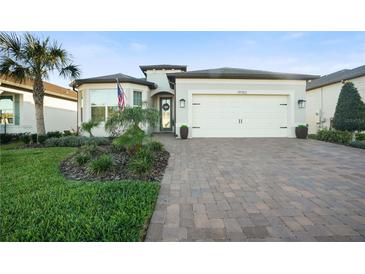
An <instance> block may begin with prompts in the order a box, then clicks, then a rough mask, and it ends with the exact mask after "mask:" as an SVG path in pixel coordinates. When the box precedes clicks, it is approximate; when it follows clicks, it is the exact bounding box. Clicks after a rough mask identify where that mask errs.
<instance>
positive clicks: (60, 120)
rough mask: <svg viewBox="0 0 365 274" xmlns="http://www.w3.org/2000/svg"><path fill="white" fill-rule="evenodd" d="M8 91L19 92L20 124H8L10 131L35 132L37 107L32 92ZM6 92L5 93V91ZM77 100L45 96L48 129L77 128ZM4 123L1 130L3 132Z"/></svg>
mask: <svg viewBox="0 0 365 274" xmlns="http://www.w3.org/2000/svg"><path fill="white" fill-rule="evenodd" d="M6 92H9V93H15V94H19V95H20V98H19V114H20V119H19V125H7V132H8V133H21V132H32V133H35V132H36V131H37V129H36V121H35V107H34V100H33V95H32V93H31V92H25V91H20V90H16V89H10V88H7V89H6ZM4 94H5V93H4ZM76 117H77V102H75V101H69V100H64V99H61V98H55V97H50V96H47V95H46V96H45V97H44V122H45V127H46V131H56V130H59V131H63V130H71V129H73V130H76V127H77V125H76V123H77V118H76ZM3 130H4V129H3V125H2V126H1V132H3Z"/></svg>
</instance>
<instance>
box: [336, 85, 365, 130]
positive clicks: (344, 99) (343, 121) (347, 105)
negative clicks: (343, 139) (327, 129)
mask: <svg viewBox="0 0 365 274" xmlns="http://www.w3.org/2000/svg"><path fill="white" fill-rule="evenodd" d="M333 127H334V128H335V129H337V130H342V131H350V132H354V131H358V130H365V106H364V103H363V102H362V101H361V97H360V94H359V92H358V90H357V88H356V87H355V86H354V84H353V83H351V82H347V83H345V84H344V85H343V87H342V89H341V92H340V95H339V97H338V101H337V105H336V111H335V114H334V117H333Z"/></svg>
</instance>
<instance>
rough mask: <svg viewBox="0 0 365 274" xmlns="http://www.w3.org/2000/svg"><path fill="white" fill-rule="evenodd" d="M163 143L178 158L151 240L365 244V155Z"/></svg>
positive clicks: (269, 145)
mask: <svg viewBox="0 0 365 274" xmlns="http://www.w3.org/2000/svg"><path fill="white" fill-rule="evenodd" d="M157 138H159V139H160V140H161V141H162V142H163V143H164V144H165V146H166V148H167V149H168V150H169V151H170V153H171V157H170V160H169V165H168V167H167V169H166V173H165V176H164V179H163V181H162V183H161V191H160V195H159V198H158V202H157V205H156V209H155V212H154V214H153V217H152V219H151V223H150V226H149V230H148V233H147V236H146V241H364V240H365V150H360V149H355V148H350V147H345V146H341V145H335V144H330V143H325V142H319V141H314V140H298V139H276V138H272V139H271V138H267V139H260V138H255V139H192V140H176V139H174V138H173V137H171V136H163V135H161V136H158V137H157Z"/></svg>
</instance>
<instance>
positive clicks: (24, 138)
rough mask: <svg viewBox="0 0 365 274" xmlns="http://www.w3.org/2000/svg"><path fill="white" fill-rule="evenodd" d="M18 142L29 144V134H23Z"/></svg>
mask: <svg viewBox="0 0 365 274" xmlns="http://www.w3.org/2000/svg"><path fill="white" fill-rule="evenodd" d="M19 139H20V141H22V142H23V143H24V144H26V145H27V144H29V143H30V134H28V133H24V134H23V135H21V136H20V138H19Z"/></svg>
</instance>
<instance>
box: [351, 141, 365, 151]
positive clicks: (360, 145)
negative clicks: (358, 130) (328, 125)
mask: <svg viewBox="0 0 365 274" xmlns="http://www.w3.org/2000/svg"><path fill="white" fill-rule="evenodd" d="M349 145H350V146H352V147H356V148H361V149H365V143H364V142H360V141H354V142H351V143H350V144H349Z"/></svg>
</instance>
